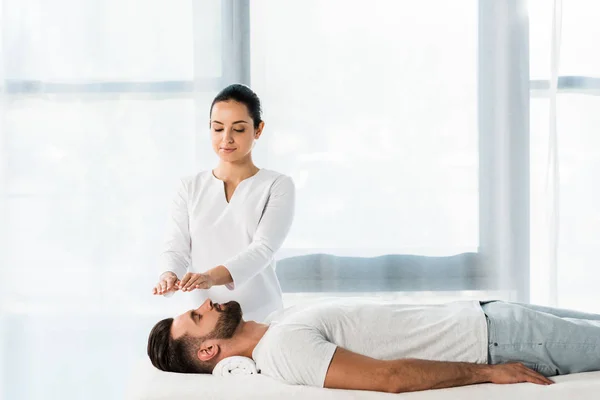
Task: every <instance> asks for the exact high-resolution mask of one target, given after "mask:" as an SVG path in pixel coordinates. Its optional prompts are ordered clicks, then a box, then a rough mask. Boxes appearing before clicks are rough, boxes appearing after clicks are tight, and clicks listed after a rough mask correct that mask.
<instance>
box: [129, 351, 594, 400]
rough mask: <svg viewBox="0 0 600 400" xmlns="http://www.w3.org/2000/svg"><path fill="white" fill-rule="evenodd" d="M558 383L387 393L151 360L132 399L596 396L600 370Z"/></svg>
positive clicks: (137, 375)
mask: <svg viewBox="0 0 600 400" xmlns="http://www.w3.org/2000/svg"><path fill="white" fill-rule="evenodd" d="M554 379H555V380H556V382H557V383H556V384H554V385H551V386H537V385H533V384H528V383H525V384H516V385H492V384H483V385H474V386H465V387H460V388H452V389H441V390H429V391H424V392H415V393H404V394H388V393H376V392H363V391H349V390H333V389H318V388H312V387H304V386H291V385H286V384H283V383H280V382H277V381H275V380H273V379H270V378H268V377H266V376H261V375H251V376H230V377H215V376H212V375H188V374H173V373H167V372H162V371H159V370H157V369H156V368H154V367H153V366H152V364H150V361H148V360H142V361H140V363H139V365H137V367H136V369H135V370H134V371H133V374H132V376H131V380H130V385H129V390H128V393H127V396H126V399H128V400H167V399H178V400H179V399H181V400H192V399H194V400H200V399H202V400H221V399H223V400H236V399H240V400H241V399H243V400H248V399H257V400H259V399H260V400H269V399H273V400H275V399H276V400H280V399H286V400H287V399H292V400H294V399H310V400H315V399H319V400H345V399H356V400H361V399H368V400H380V399H381V400H384V399H396V400H398V399H402V400H404V399H408V400H446V399H448V400H450V399H461V400H476V399H477V400H480V399H486V400H500V399H502V400H506V399H512V400H516V399H527V400H538V399H539V400H558V399H560V400H562V399H577V400H588V399H589V400H592V399H598V398H599V396H600V394H599V393H600V372H588V373H584V374H575V375H568V376H559V377H556V378H554Z"/></svg>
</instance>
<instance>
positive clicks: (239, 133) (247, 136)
mask: <svg viewBox="0 0 600 400" xmlns="http://www.w3.org/2000/svg"><path fill="white" fill-rule="evenodd" d="M263 127H264V122H261V123H260V125H259V126H258V128H257V129H254V121H253V120H252V118H251V117H250V114H248V108H247V107H246V105H245V104H242V103H238V102H237V101H233V100H231V101H220V102H218V103H215V105H214V106H213V109H212V114H211V116H210V132H211V140H212V147H213V150H214V151H215V153H217V155H218V156H219V158H220V159H221V160H222V161H226V162H237V161H243V160H244V159H246V157H248V156H249V155H250V153H251V152H252V147H253V146H254V141H255V140H256V139H258V138H259V137H260V134H261V133H262V129H263Z"/></svg>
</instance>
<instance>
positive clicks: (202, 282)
mask: <svg viewBox="0 0 600 400" xmlns="http://www.w3.org/2000/svg"><path fill="white" fill-rule="evenodd" d="M214 284H215V282H214V280H213V278H212V277H211V276H210V274H195V273H193V272H188V273H187V274H185V276H184V277H183V279H182V280H181V281H180V282H179V289H181V291H183V292H190V291H192V290H194V289H210V288H211V287H212V286H213V285H214Z"/></svg>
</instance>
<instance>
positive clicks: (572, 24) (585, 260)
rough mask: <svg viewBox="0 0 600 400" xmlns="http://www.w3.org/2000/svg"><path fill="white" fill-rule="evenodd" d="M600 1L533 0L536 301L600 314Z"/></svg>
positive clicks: (533, 296) (533, 257)
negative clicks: (599, 247) (599, 269)
mask: <svg viewBox="0 0 600 400" xmlns="http://www.w3.org/2000/svg"><path fill="white" fill-rule="evenodd" d="M598 18H600V4H598V3H597V2H594V1H585V0H569V1H566V2H564V1H561V0H553V1H545V0H530V1H529V19H530V41H529V47H530V49H531V51H530V74H531V238H532V246H531V248H532V252H531V277H532V280H531V300H532V301H533V302H536V303H542V304H548V305H554V306H560V307H566V308H578V309H582V310H587V311H590V312H600V300H599V299H598V296H597V287H598V284H600V275H599V274H598V273H597V267H596V265H597V258H598V255H597V250H596V249H597V242H598V239H599V238H600V207H599V206H598V204H600V202H599V201H600V191H599V190H598V185H597V184H596V182H597V177H598V176H599V174H600V159H599V158H598V156H597V154H599V152H600V141H599V140H598V126H600V118H599V115H600V97H598V96H599V95H600V53H599V52H598V50H597V47H598V46H597V38H598V37H600V28H599V26H598V24H597V21H598Z"/></svg>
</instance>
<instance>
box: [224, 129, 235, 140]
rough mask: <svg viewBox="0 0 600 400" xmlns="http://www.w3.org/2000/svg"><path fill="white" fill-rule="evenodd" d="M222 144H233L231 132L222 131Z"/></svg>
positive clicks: (227, 130)
mask: <svg viewBox="0 0 600 400" xmlns="http://www.w3.org/2000/svg"><path fill="white" fill-rule="evenodd" d="M223 142H225V143H232V142H233V135H232V134H231V130H229V129H223Z"/></svg>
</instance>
